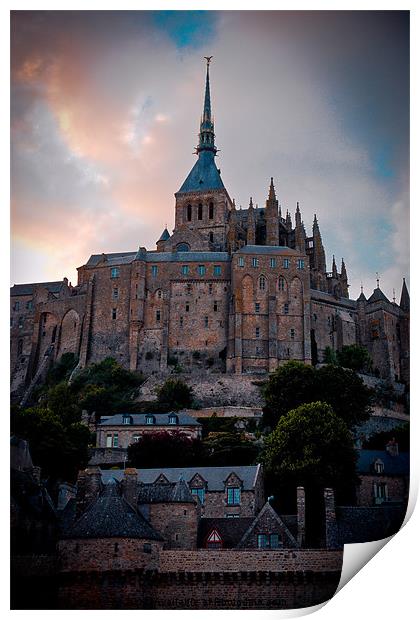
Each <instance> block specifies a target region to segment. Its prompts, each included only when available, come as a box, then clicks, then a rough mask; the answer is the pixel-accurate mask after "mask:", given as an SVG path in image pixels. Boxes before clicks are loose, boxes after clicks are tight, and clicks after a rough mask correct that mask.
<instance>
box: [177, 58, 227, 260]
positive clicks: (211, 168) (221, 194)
mask: <svg viewBox="0 0 420 620" xmlns="http://www.w3.org/2000/svg"><path fill="white" fill-rule="evenodd" d="M209 66H210V60H209V59H207V74H206V88H205V95H204V109H203V115H202V117H201V123H200V133H199V142H198V146H197V148H196V154H197V155H198V160H197V161H196V162H195V164H194V166H193V168H192V170H191V172H190V173H189V175H188V176H187V178H186V179H185V181H184V183H183V184H182V185H181V188H180V189H179V191H178V192H177V193H176V194H175V199H176V203H175V232H177V231H178V230H179V229H181V228H187V229H189V230H193V231H196V232H198V233H200V234H201V235H202V236H203V240H204V239H205V240H208V241H209V242H210V244H212V245H211V249H213V250H225V249H226V248H227V222H228V219H229V212H230V211H231V209H232V201H231V199H230V197H229V194H228V192H227V191H226V189H225V186H224V185H223V181H222V177H221V175H220V170H219V169H218V168H217V167H216V164H215V161H214V158H215V156H216V154H217V148H216V146H215V143H214V139H215V134H214V122H213V118H212V115H211V100H210V77H209Z"/></svg>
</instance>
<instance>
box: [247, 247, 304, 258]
mask: <svg viewBox="0 0 420 620" xmlns="http://www.w3.org/2000/svg"><path fill="white" fill-rule="evenodd" d="M280 253H281V254H290V255H292V256H300V255H301V252H298V251H297V250H293V249H292V248H289V247H288V246H287V245H244V246H243V247H242V248H241V249H240V250H238V251H237V252H236V254H280Z"/></svg>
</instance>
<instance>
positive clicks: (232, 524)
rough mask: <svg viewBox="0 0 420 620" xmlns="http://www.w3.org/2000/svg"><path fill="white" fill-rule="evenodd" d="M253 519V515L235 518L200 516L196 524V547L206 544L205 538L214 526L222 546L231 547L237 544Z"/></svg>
mask: <svg viewBox="0 0 420 620" xmlns="http://www.w3.org/2000/svg"><path fill="white" fill-rule="evenodd" d="M253 521H254V517H239V518H236V519H226V518H223V517H221V518H214V519H208V518H202V519H200V521H199V525H198V541H197V544H198V547H199V548H200V547H201V548H202V547H205V546H206V538H207V536H208V535H209V534H210V532H211V531H212V529H214V528H216V529H217V531H218V532H219V534H220V536H221V537H222V541H223V548H225V549H233V548H234V547H236V546H237V545H238V544H239V541H240V540H241V538H242V536H243V535H244V534H245V532H246V531H247V529H248V528H249V527H250V526H251V524H252V523H253Z"/></svg>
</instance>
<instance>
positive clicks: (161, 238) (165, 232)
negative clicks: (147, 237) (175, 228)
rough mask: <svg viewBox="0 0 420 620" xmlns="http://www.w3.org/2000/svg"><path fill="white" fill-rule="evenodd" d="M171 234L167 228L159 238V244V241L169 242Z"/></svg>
mask: <svg viewBox="0 0 420 620" xmlns="http://www.w3.org/2000/svg"><path fill="white" fill-rule="evenodd" d="M170 236H171V235H170V234H169V231H168V229H167V228H165V230H164V231H163V233H162V234H161V236H160V237H159V239H158V240H157V243H158V242H159V241H167V240H168V239H169V238H170Z"/></svg>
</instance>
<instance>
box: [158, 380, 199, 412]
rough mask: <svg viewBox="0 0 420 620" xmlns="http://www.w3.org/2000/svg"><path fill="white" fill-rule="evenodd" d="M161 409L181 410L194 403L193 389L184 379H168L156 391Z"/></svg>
mask: <svg viewBox="0 0 420 620" xmlns="http://www.w3.org/2000/svg"><path fill="white" fill-rule="evenodd" d="M156 393H157V397H158V406H159V407H160V410H161V411H163V412H165V411H179V410H180V409H189V408H190V407H191V406H192V404H193V391H192V388H190V387H189V386H188V385H187V384H186V383H185V382H184V381H182V379H166V381H165V383H163V384H162V385H161V386H160V387H159V388H158V389H157V391H156Z"/></svg>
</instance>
